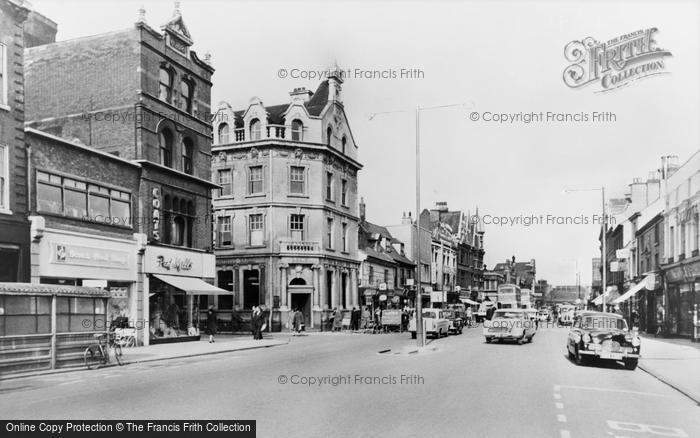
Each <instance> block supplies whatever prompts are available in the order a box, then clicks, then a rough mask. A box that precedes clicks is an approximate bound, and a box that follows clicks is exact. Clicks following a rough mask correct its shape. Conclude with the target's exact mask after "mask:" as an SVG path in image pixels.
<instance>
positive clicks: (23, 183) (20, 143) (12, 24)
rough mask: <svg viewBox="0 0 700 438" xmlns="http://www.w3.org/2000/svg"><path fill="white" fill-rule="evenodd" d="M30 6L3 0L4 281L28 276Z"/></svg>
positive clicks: (0, 181) (0, 168) (0, 211)
mask: <svg viewBox="0 0 700 438" xmlns="http://www.w3.org/2000/svg"><path fill="white" fill-rule="evenodd" d="M29 13H30V11H29V9H28V8H26V7H25V6H23V2H22V1H19V0H0V282H8V281H12V282H16V281H23V282H27V281H29V221H28V220H27V154H26V149H25V147H24V74H23V69H22V59H23V45H24V31H23V24H24V22H25V20H26V19H27V16H28V14H29Z"/></svg>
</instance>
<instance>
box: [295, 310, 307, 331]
mask: <svg viewBox="0 0 700 438" xmlns="http://www.w3.org/2000/svg"><path fill="white" fill-rule="evenodd" d="M292 323H293V325H294V331H295V332H296V333H297V334H300V333H301V331H302V330H304V323H305V321H304V314H303V313H301V310H300V309H298V308H297V309H296V310H295V311H294V319H293V321H292Z"/></svg>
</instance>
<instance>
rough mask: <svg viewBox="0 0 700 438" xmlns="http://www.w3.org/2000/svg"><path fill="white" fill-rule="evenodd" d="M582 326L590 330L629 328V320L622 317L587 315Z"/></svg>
mask: <svg viewBox="0 0 700 438" xmlns="http://www.w3.org/2000/svg"><path fill="white" fill-rule="evenodd" d="M581 328H584V329H588V330H627V322H626V321H625V320H624V319H622V318H608V317H604V316H587V317H585V318H583V321H582V322H581Z"/></svg>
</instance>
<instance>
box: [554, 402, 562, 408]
mask: <svg viewBox="0 0 700 438" xmlns="http://www.w3.org/2000/svg"><path fill="white" fill-rule="evenodd" d="M554 405H555V406H556V407H557V409H564V403H554Z"/></svg>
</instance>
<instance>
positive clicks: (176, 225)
mask: <svg viewBox="0 0 700 438" xmlns="http://www.w3.org/2000/svg"><path fill="white" fill-rule="evenodd" d="M172 243H173V245H178V246H183V245H184V244H185V218H184V217H183V216H179V215H178V216H175V218H174V219H173V242H172Z"/></svg>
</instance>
